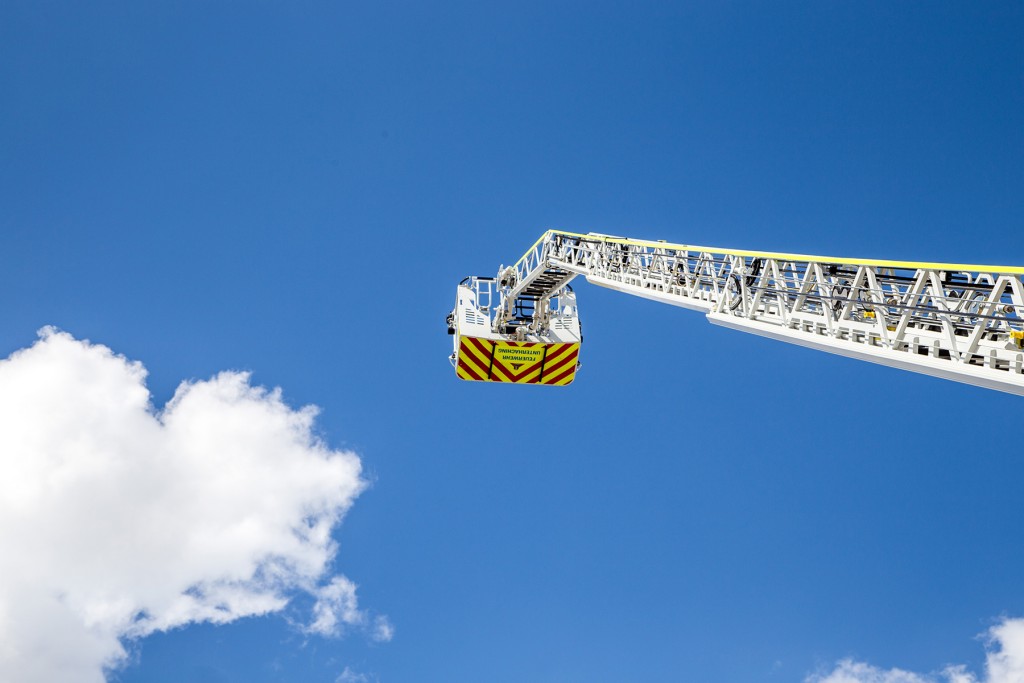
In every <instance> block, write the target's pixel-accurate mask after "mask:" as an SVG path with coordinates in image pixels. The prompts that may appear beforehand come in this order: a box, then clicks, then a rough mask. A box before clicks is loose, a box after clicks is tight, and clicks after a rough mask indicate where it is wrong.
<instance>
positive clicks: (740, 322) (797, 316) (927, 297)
mask: <svg viewBox="0 0 1024 683" xmlns="http://www.w3.org/2000/svg"><path fill="white" fill-rule="evenodd" d="M577 275H583V276H585V277H586V278H587V280H588V281H590V282H593V283H594V284H597V285H601V286H604V287H609V288H611V289H615V290H618V291H620V292H624V293H626V294H633V295H636V296H641V297H644V298H646V299H652V300H654V301H660V302H662V303H667V304H672V305H674V306H681V307H683V308H689V309H692V310H695V311H700V312H702V313H704V314H705V315H706V316H707V318H708V320H710V321H711V322H712V323H715V324H716V325H723V326H725V327H730V328H733V329H736V330H741V331H744V332H752V333H754V334H759V335H762V336H765V337H771V338H773V339H778V340H780V341H785V342H790V343H793V344H799V345H801V346H807V347H811V348H815V349H819V350H822V351H829V352H831V353H837V354H840V355H843V356H849V357H851V358H857V359H860V360H866V361H870V362H873V363H881V364H882V365H889V366H892V367H896V368H901V369H903V370H910V371H913V372H920V373H924V374H928V375H934V376H936V377H942V378H945V379H951V380H954V381H958V382H965V383H967V384H973V385H977V386H980V387H986V388H989V389H996V390H998V391H1005V392H1009V393H1013V394H1019V395H1024V284H1022V282H1021V275H1024V268H1021V267H1016V266H981V265H969V264H949V263H923V262H909V261H883V260H871V259H851V258H834V257H825V256H808V255H803V254H780V253H773V252H756V251H741V250H735V249H718V248H713V247H698V246H692V245H681V244H669V243H666V242H649V241H644V240H634V239H627V238H621V237H610V236H607V235H598V234H594V233H591V234H586V235H584V234H580V233H571V232H563V231H557V230H549V231H548V232H546V233H544V235H543V236H541V238H540V239H539V240H538V241H537V242H536V243H535V244H534V245H533V247H531V248H530V250H529V251H528V252H527V253H526V254H525V255H524V256H523V257H522V258H521V259H520V260H519V261H518V262H517V263H516V264H515V265H514V266H510V267H509V268H504V269H502V271H501V272H500V273H499V277H500V280H501V285H502V287H501V289H500V292H501V294H500V303H499V306H498V307H497V308H498V311H497V315H496V316H495V319H494V321H493V326H494V329H496V330H497V329H499V327H500V326H501V325H503V324H506V323H507V322H508V321H509V320H511V319H513V317H514V315H513V309H514V306H515V302H516V301H517V300H521V298H522V297H524V296H526V297H528V298H530V299H537V300H538V301H539V302H543V301H544V300H545V299H546V297H548V296H550V295H552V294H555V293H556V292H557V291H558V290H559V289H561V288H562V287H563V286H564V285H565V284H566V283H568V282H569V281H570V280H572V279H573V278H574V277H575V276H577ZM538 308H542V307H541V306H538Z"/></svg>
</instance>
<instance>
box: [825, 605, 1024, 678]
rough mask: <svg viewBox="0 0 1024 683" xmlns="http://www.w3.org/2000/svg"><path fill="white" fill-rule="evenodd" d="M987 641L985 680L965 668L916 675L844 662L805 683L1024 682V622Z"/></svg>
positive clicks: (1007, 625)
mask: <svg viewBox="0 0 1024 683" xmlns="http://www.w3.org/2000/svg"><path fill="white" fill-rule="evenodd" d="M985 640H986V645H987V648H986V649H987V652H986V656H985V673H984V675H983V676H982V677H981V678H979V677H977V676H975V675H974V674H973V673H970V672H969V671H967V668H966V667H965V666H963V665H947V666H946V667H945V668H943V669H942V670H941V671H939V672H938V673H931V674H916V673H911V672H909V671H903V670H902V669H880V668H878V667H875V666H872V665H870V664H866V663H864V662H855V661H853V660H851V659H844V660H842V661H840V662H839V663H838V664H836V668H835V669H834V670H832V671H831V672H830V673H828V674H814V675H811V676H808V677H807V678H806V679H805V683H940V682H943V681H944V682H946V683H1024V619H1003V620H1002V621H1000V622H999V623H998V624H996V625H995V626H993V627H992V628H990V629H989V630H988V632H987V633H986V634H985Z"/></svg>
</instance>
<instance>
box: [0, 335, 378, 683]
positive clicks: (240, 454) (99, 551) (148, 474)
mask: <svg viewBox="0 0 1024 683" xmlns="http://www.w3.org/2000/svg"><path fill="white" fill-rule="evenodd" d="M40 337H41V338H40V340H39V341H38V342H37V343H35V344H34V345H33V346H32V347H30V348H28V349H24V350H22V351H19V352H17V353H15V354H14V355H12V356H11V357H10V358H8V359H6V360H3V361H0V548H2V551H0V680H5V681H19V682H24V683H32V682H35V681H62V682H67V683H98V682H100V681H103V680H104V669H105V668H110V667H114V666H117V665H118V664H121V663H123V662H124V660H125V656H126V655H125V649H124V646H123V645H122V642H123V641H124V640H125V639H132V638H139V637H142V636H145V635H147V634H150V633H153V632H155V631H162V630H167V629H171V628H175V627H178V626H183V625H186V624H189V623H193V622H202V621H208V622H215V623H226V622H230V621H233V620H235V619H238V618H240V617H245V616H250V615H259V614H266V613H269V612H275V611H278V610H281V609H282V608H283V607H284V606H285V605H286V604H287V603H288V601H289V599H290V598H291V597H293V596H294V595H295V594H296V593H297V592H307V593H311V594H314V595H315V596H316V597H317V598H318V600H321V601H322V600H325V599H326V600H327V601H328V604H330V605H334V604H337V605H338V610H336V611H335V612H334V615H335V616H334V618H335V619H340V620H341V621H342V622H346V619H349V620H351V619H356V616H353V615H362V616H361V617H359V619H362V620H363V621H366V620H368V619H369V617H368V616H366V615H365V613H363V612H360V611H359V610H358V609H357V606H356V601H355V592H354V591H355V586H354V585H353V584H352V583H351V582H350V581H348V580H347V579H345V578H343V577H335V578H333V579H332V578H330V577H329V576H327V572H328V564H329V562H330V560H331V559H332V558H333V556H334V554H335V550H336V548H335V544H334V542H333V541H332V540H331V530H332V528H333V527H334V526H335V525H336V524H337V523H338V522H339V521H340V520H341V518H342V516H343V515H344V513H345V511H346V510H347V509H348V508H349V506H351V505H352V502H353V501H354V499H355V498H356V496H358V495H359V493H360V491H361V490H362V489H363V488H364V486H365V482H364V481H363V479H362V478H361V476H360V470H361V465H360V461H359V458H358V456H356V455H355V454H354V453H351V452H348V451H341V450H332V449H330V448H329V447H328V446H326V445H325V444H324V443H322V442H321V441H320V440H319V439H318V438H317V437H316V436H315V435H314V433H313V423H314V419H315V417H316V409H315V408H313V407H306V408H302V409H299V410H293V409H291V408H289V407H288V406H287V405H286V404H285V403H284V402H283V400H282V398H281V394H280V391H279V390H273V391H268V390H266V389H263V388H261V387H253V386H252V385H250V384H249V376H248V374H246V373H238V372H225V373H221V374H219V375H217V376H216V377H214V378H212V379H210V380H208V381H198V382H186V383H183V384H182V385H181V386H180V387H179V388H178V390H177V392H176V393H175V395H174V397H173V399H172V400H171V401H170V402H169V403H168V404H167V406H166V407H165V408H164V409H163V410H162V411H159V412H158V411H156V410H155V409H154V408H153V406H152V405H151V404H150V394H149V391H148V390H147V388H146V385H145V378H146V371H145V369H144V368H143V367H142V365H141V364H140V363H137V362H131V361H128V360H126V359H125V358H124V357H122V356H117V355H115V354H114V353H113V352H111V351H110V350H109V349H108V348H106V347H104V346H100V345H93V344H89V343H87V342H82V341H77V340H75V339H73V338H72V337H71V336H70V335H68V334H65V333H61V332H57V331H55V330H52V329H47V330H43V331H42V332H41V335H40ZM325 581H326V585H325V586H324V587H323V588H320V587H319V586H320V585H321V584H322V583H324V582H325ZM335 594H337V597H336V599H335ZM331 600H335V602H333V603H332V602H330V601H331ZM318 606H319V603H318ZM330 618H331V617H330V615H329V614H327V612H324V613H323V614H322V615H321V613H320V612H317V613H316V614H315V615H314V622H313V623H314V624H317V623H320V624H321V626H323V627H324V628H326V625H327V623H328V621H329V619H330ZM321 619H322V620H323V621H321ZM357 621H358V619H357ZM346 623H347V622H346Z"/></svg>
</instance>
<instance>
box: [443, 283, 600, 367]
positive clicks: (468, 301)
mask: <svg viewBox="0 0 1024 683" xmlns="http://www.w3.org/2000/svg"><path fill="white" fill-rule="evenodd" d="M572 277H575V274H572V275H571V276H570V277H568V278H567V279H572ZM510 291H512V290H511V288H510V287H508V286H505V287H502V286H501V285H500V283H499V282H498V281H496V280H494V279H493V278H488V277H469V278H466V279H465V280H464V281H463V282H462V283H461V284H460V285H459V287H458V290H457V293H456V299H455V309H454V310H453V311H452V313H451V315H450V316H449V318H448V326H449V332H450V333H451V334H452V335H453V341H454V344H455V348H454V351H453V353H452V355H451V357H450V358H449V360H451V362H452V365H454V364H455V361H456V357H457V356H458V352H459V340H460V339H461V338H462V337H463V336H467V337H476V338H478V339H492V340H494V341H522V342H540V343H543V344H555V343H577V342H579V341H580V339H581V335H580V319H579V312H578V311H577V309H576V295H575V294H574V293H573V292H572V290H571V289H570V288H568V287H566V286H564V285H562V286H560V287H559V288H558V289H557V290H555V291H552V292H548V293H547V294H546V295H545V296H544V297H542V299H541V300H539V301H536V302H534V301H532V300H531V301H529V302H523V301H522V300H520V301H519V303H518V304H517V303H516V299H515V298H514V297H512V298H511V301H510V302H509V303H508V305H507V310H508V313H509V314H508V315H502V313H503V311H505V310H506V307H505V306H504V304H505V303H506V301H508V299H509V292H510ZM520 291H522V290H520ZM498 302H501V304H499V305H495V304H496V303H498ZM524 304H525V305H526V307H525V310H524ZM499 320H500V322H499Z"/></svg>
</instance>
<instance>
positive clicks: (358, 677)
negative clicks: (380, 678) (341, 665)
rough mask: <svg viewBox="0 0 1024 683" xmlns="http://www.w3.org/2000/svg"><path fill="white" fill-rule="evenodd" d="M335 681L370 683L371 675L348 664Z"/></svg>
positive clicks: (341, 682)
mask: <svg viewBox="0 0 1024 683" xmlns="http://www.w3.org/2000/svg"><path fill="white" fill-rule="evenodd" d="M334 683H370V677H369V676H367V675H366V674H361V673H359V672H358V671H353V670H352V669H350V668H348V667H347V666H346V667H345V670H344V671H342V672H341V673H340V674H339V675H338V677H337V678H336V679H334Z"/></svg>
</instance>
